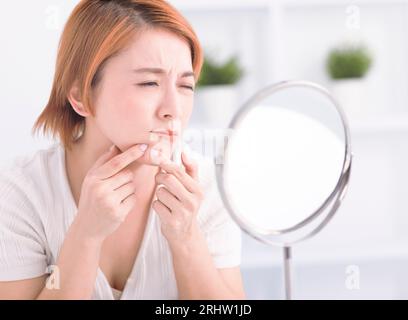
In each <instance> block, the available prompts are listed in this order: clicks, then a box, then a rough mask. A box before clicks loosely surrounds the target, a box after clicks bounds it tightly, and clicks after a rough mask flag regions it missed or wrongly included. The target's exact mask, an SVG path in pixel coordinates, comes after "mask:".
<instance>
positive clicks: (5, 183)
mask: <svg viewBox="0 0 408 320" xmlns="http://www.w3.org/2000/svg"><path fill="white" fill-rule="evenodd" d="M58 147H59V145H57V144H54V145H52V146H51V147H49V148H47V149H41V150H37V151H34V152H31V153H28V154H25V155H19V156H16V157H14V158H12V159H8V160H7V161H6V162H3V163H2V164H1V165H0V209H4V207H9V206H13V205H16V204H20V205H24V206H25V207H27V206H35V202H36V200H38V199H37V198H38V197H39V195H40V194H41V192H42V191H43V189H44V186H46V185H47V182H48V180H49V178H50V177H51V176H52V174H50V173H51V172H50V171H52V170H53V168H52V167H50V166H53V163H55V161H54V160H56V159H53V158H56V157H55V156H56V154H57V152H58ZM47 191H48V190H47Z"/></svg>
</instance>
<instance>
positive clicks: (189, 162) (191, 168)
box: [181, 151, 198, 181]
mask: <svg viewBox="0 0 408 320" xmlns="http://www.w3.org/2000/svg"><path fill="white" fill-rule="evenodd" d="M181 159H182V160H183V165H184V167H185V168H186V173H187V174H188V175H189V176H190V177H192V178H193V179H194V180H196V181H198V165H197V162H195V161H194V160H193V159H192V158H191V157H190V156H189V155H188V154H187V153H186V152H185V151H183V152H182V153H181Z"/></svg>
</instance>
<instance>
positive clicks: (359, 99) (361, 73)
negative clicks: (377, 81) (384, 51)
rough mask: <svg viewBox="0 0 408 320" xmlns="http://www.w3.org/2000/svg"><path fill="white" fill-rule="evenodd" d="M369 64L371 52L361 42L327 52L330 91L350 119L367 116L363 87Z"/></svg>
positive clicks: (367, 109) (367, 110)
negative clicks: (330, 82) (330, 83)
mask: <svg viewBox="0 0 408 320" xmlns="http://www.w3.org/2000/svg"><path fill="white" fill-rule="evenodd" d="M371 65H372V57H371V54H370V52H369V51H368V49H367V48H366V47H365V46H363V45H361V44H358V45H357V44H356V45H344V46H342V47H338V48H335V49H333V50H331V51H330V52H329V55H328V59H327V64H326V67H327V71H328V73H329V76H330V78H331V79H332V92H333V94H334V96H335V98H336V99H337V100H338V102H339V103H340V105H341V106H342V107H343V109H344V111H345V113H346V115H348V116H349V118H350V120H351V121H353V119H361V118H363V117H365V116H367V112H369V111H370V109H369V108H368V106H366V104H365V103H364V88H365V77H366V74H367V72H368V71H369V69H370V67H371Z"/></svg>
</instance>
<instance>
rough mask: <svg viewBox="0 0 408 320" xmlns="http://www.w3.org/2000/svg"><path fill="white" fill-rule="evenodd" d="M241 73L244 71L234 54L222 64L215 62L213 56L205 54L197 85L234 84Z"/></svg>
mask: <svg viewBox="0 0 408 320" xmlns="http://www.w3.org/2000/svg"><path fill="white" fill-rule="evenodd" d="M243 74H244V71H243V69H242V68H241V67H240V66H239V63H238V59H237V57H235V56H234V57H232V58H230V59H229V60H228V61H226V62H225V63H223V64H219V63H216V62H215V61H214V60H213V58H211V57H208V56H206V57H205V58H204V63H203V68H202V69H201V75H200V79H199V80H198V83H197V86H198V87H204V86H210V85H226V84H235V83H236V82H238V81H239V80H240V79H241V77H242V76H243Z"/></svg>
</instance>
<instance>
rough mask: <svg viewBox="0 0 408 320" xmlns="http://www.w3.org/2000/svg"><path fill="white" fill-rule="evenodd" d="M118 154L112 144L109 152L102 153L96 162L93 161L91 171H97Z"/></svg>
mask: <svg viewBox="0 0 408 320" xmlns="http://www.w3.org/2000/svg"><path fill="white" fill-rule="evenodd" d="M118 153H119V149H118V148H117V147H116V146H115V145H114V144H113V145H111V146H110V148H109V150H108V151H106V152H104V153H103V154H102V155H101V156H100V157H99V158H98V160H96V161H95V163H94V164H93V166H92V167H91V169H97V168H99V167H100V166H101V165H103V164H104V163H106V162H107V161H108V160H110V159H112V158H113V157H114V156H116V155H117V154H118Z"/></svg>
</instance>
